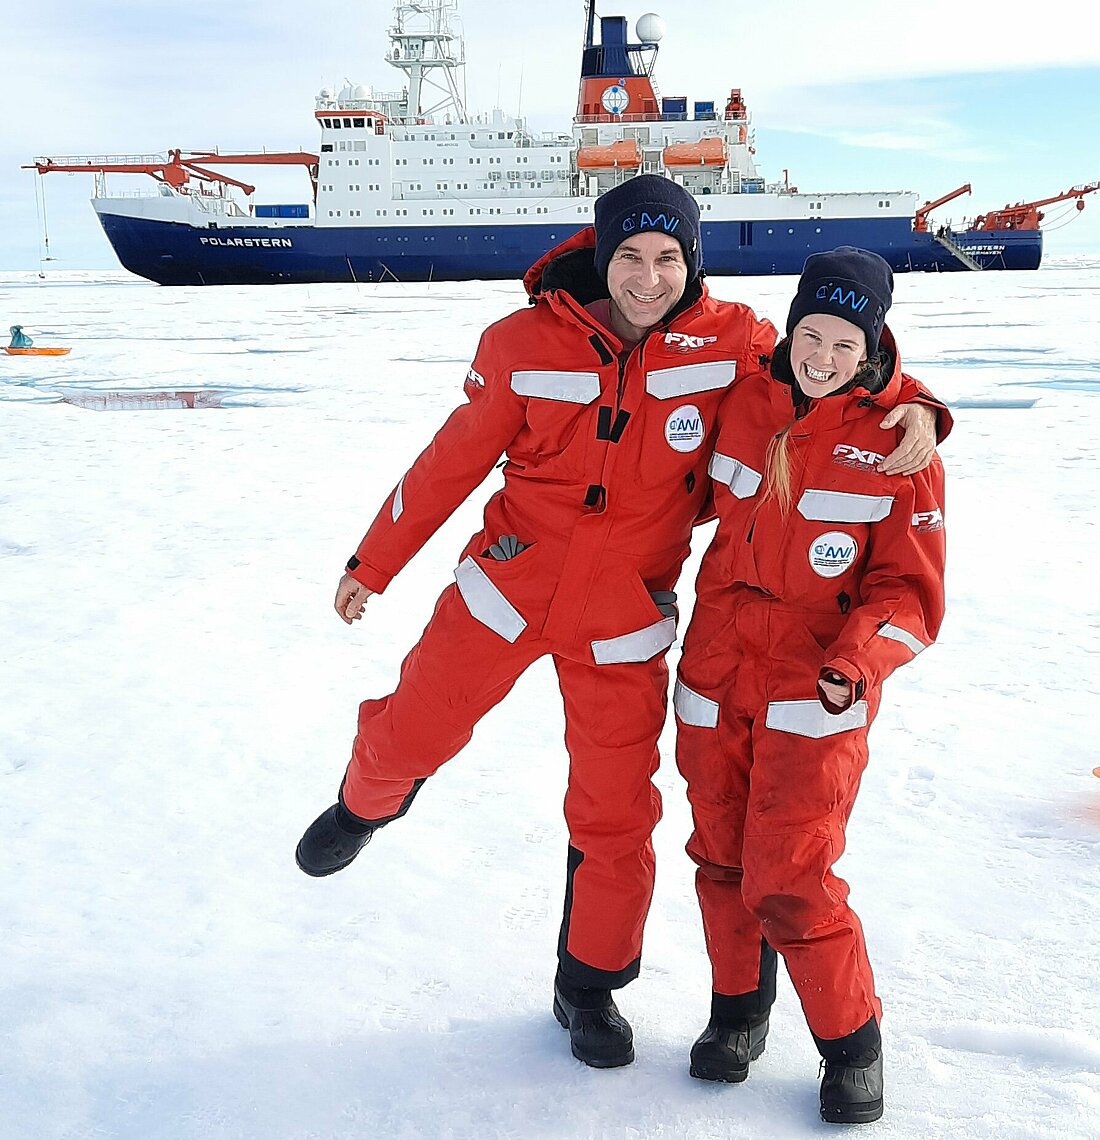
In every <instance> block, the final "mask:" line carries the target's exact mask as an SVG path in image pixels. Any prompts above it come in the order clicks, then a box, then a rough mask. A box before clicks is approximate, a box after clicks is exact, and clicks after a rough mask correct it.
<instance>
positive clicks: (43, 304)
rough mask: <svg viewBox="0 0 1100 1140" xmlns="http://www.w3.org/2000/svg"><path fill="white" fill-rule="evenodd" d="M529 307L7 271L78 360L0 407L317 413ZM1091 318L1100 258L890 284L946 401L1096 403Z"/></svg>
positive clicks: (911, 365)
mask: <svg viewBox="0 0 1100 1140" xmlns="http://www.w3.org/2000/svg"><path fill="white" fill-rule="evenodd" d="M793 284H794V279H793V278H789V277H779V278H713V279H711V280H710V287H711V289H712V290H713V291H714V293H716V294H717V295H718V296H721V297H724V298H727V299H731V300H743V301H745V302H746V303H748V304H750V305H752V306H753V307H754V308H755V309H756V310H757V312H758V313H760V314H761V315H763V316H768V317H770V318H771V319H772V320H773V321H775V322H776V323H777V324H778V323H781V322H782V321H783V320H784V319H785V316H786V308H787V304H788V301H789V297H790V295H791V292H792V289H793ZM524 301H525V298H524V295H523V292H522V287H521V285H520V283H519V282H491V283H480V282H471V283H439V282H437V283H424V284H409V285H402V284H396V283H392V282H391V283H389V284H384V285H308V286H306V285H299V286H267V287H225V288H210V289H202V288H182V289H165V288H161V287H158V286H155V285H151V284H149V283H148V282H145V281H142V280H140V279H138V278H135V277H133V276H131V275H130V274H128V273H125V272H123V271H121V270H118V271H108V272H102V273H94V272H72V273H59V274H50V275H48V276H47V277H46V279H45V280H42V279H40V278H38V276H37V275H35V274H31V273H27V274H13V273H7V274H2V275H0V328H3V327H4V326H6V325H7V324H22V325H23V326H24V328H25V329H26V331H27V332H28V333H29V334H30V335H31V336H33V337H34V339H35V341H36V344H38V345H40V346H48V345H55V344H60V345H65V346H69V347H71V348H72V352H71V353H70V354H69V355H68V356H65V357H53V358H41V359H34V358H16V357H6V356H3V357H0V401H2V402H20V403H23V402H42V403H49V402H57V401H61V400H64V399H66V398H67V397H68V398H70V399H72V398H74V397H75V398H76V399H79V397H80V394H81V393H96V394H97V395H98V399H97V400H96V401H94V402H93V401H87V400H86V401H85V404H86V406H94V407H97V408H112V407H119V408H122V407H135V408H139V407H141V406H143V405H142V404H141V403H140V402H138V401H130V402H127V401H126V400H124V399H122V396H123V395H124V394H127V393H134V394H137V393H146V394H151V393H166V392H196V391H197V392H207V393H210V395H208V396H207V397H206V399H205V403H206V405H207V406H222V407H230V406H232V407H244V406H250V405H285V406H295V405H302V404H310V403H312V402H314V401H315V400H316V399H317V398H318V397H319V395H320V393H321V392H323V391H333V390H338V391H341V392H344V393H347V394H348V395H349V396H351V397H353V398H354V397H355V395H356V392H357V390H361V389H362V388H363V386H364V385H363V370H369V371H370V372H371V373H375V372H376V370H377V369H379V368H384V367H387V366H396V367H395V372H398V373H400V374H404V373H405V372H406V370H407V369H409V368H416V366H421V367H422V368H423V369H426V370H427V371H429V372H431V373H432V374H433V375H438V373H437V372H436V370H437V369H444V368H445V369H447V370H448V371H449V372H451V373H458V372H460V371H461V370H462V366H463V365H464V364H466V363H467V362H468V361H469V359H470V357H471V356H472V354H473V352H474V349H475V347H476V344H477V336H478V333H479V332H480V330H481V328H483V327H484V326H485V325H486V324H488V323H489V322H490V321H492V320H494V319H497V318H499V317H501V316H503V315H505V314H506V313H508V312H509V311H511V310H512V309H514V308H516V307H520V306H522V305H523V303H524ZM1098 310H1100V258H1089V257H1079V258H1058V259H1050V260H1048V262H1047V263H1046V264H1045V265H1044V266H1043V268H1042V269H1040V270H1039V271H1038V272H1035V273H955V274H942V275H929V274H902V275H899V276H898V277H897V280H896V286H895V296H894V308H893V311H892V312H891V314H890V317H889V323H890V325H891V327H892V328H893V329H894V330H895V333H896V335H897V336H898V339H899V343H900V344H901V346H902V353H903V359H904V360H905V365H906V368H907V369H908V370H909V371H910V372H912V373H913V374H915V375H918V376H920V377H921V378H922V379H923V380H925V381H926V382H927V383H929V384H930V385H931V386H932V387H933V388H934V389H935V390H936V391H937V392H938V393H939V394H940V395H941V396H943V397H944V398H946V399H948V400H953V399H963V398H966V399H970V400H973V399H988V400H994V399H996V398H998V397H1001V398H1004V399H1012V400H1016V401H1019V400H1021V399H1024V398H1027V397H1028V396H1031V397H1034V398H1036V399H1041V398H1048V399H1049V398H1050V396H1051V395H1052V394H1053V393H1056V392H1072V393H1078V394H1081V395H1094V394H1096V393H1097V392H1098V391H1100V328H1098V320H1097V317H1096V314H1097V312H1098ZM394 383H395V384H397V383H399V381H398V380H397V378H396V375H395V380H394ZM400 383H404V381H403V380H402V381H400ZM214 393H216V394H217V395H216V396H215V395H213V394H214ZM112 394H115V395H117V396H118V397H119V398H118V399H117V400H116V401H114V402H112V401H111V399H110V396H111V395H112ZM199 402H200V403H203V401H201V400H200V401H199ZM144 406H146V407H147V406H149V402H148V400H147V401H146V402H145V404H144Z"/></svg>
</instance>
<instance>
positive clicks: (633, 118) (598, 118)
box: [573, 111, 684, 123]
mask: <svg viewBox="0 0 1100 1140" xmlns="http://www.w3.org/2000/svg"><path fill="white" fill-rule="evenodd" d="M673 121H675V122H683V121H684V120H682V119H676V120H673V118H672V116H671V115H667V116H666V115H662V114H660V113H659V112H656V111H655V112H654V113H653V114H651V115H643V114H637V115H577V116H575V117H574V119H573V122H574V123H662V122H673Z"/></svg>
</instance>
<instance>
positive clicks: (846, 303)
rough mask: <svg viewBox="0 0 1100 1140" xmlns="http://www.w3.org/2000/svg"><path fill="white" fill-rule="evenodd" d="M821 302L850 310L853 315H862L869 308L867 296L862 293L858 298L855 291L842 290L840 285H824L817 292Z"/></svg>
mask: <svg viewBox="0 0 1100 1140" xmlns="http://www.w3.org/2000/svg"><path fill="white" fill-rule="evenodd" d="M817 299H818V300H819V301H827V302H828V303H829V304H830V305H839V306H840V307H841V308H842V309H843V308H849V309H851V310H852V312H853V313H862V312H863V310H864V309H866V308H867V294H866V293H861V294H860V296H859V297H858V298H857V297H856V291H855V290H854V289H841V287H840V286H839V285H822V286H821V287H820V288H819V289H818V291H817Z"/></svg>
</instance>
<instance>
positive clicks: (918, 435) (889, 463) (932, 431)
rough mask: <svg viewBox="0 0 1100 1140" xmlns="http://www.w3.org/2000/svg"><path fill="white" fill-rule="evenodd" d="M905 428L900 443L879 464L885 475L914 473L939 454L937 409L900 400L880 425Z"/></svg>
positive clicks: (882, 426) (922, 468)
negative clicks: (902, 402) (903, 402)
mask: <svg viewBox="0 0 1100 1140" xmlns="http://www.w3.org/2000/svg"><path fill="white" fill-rule="evenodd" d="M898 424H901V425H902V427H903V428H905V435H903V436H902V438H901V442H900V443H899V444H898V446H897V447H896V448H895V449H894V450H893V451H892V452H890V454H889V455H888V456H887V457H886V458H885V459H884V460H883V461H882V463H881V464H880V465H879V470H880V471H881V472H882V473H883V474H884V475H915V474H916V473H917V472H918V471H923V470H924V469H925V468H926V467H927V466H928V464H929V463H931V462H932V456H933V455H935V454H936V409H935V408H930V407H929V406H928V405H927V404H898V406H897V407H896V408H894V409H893V410H892V411H890V412H888V413H887V415H886V418H885V419H884V420H883V421H882V423H880V424H879V425H878V426H879V427H880V428H893V427H897V425H898Z"/></svg>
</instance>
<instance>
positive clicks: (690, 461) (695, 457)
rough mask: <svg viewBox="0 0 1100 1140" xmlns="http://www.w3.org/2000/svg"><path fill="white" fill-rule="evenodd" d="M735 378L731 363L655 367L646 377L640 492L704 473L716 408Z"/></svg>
mask: <svg viewBox="0 0 1100 1140" xmlns="http://www.w3.org/2000/svg"><path fill="white" fill-rule="evenodd" d="M736 375H737V362H736V361H735V360H713V361H709V362H705V363H701V364H683V365H678V366H676V367H673V368H657V369H652V370H650V371H649V372H647V373H646V378H645V390H646V401H645V443H644V452H643V456H642V462H641V464H640V471H639V483H640V484H641V485H642V486H643V487H657V486H661V485H663V484H666V483H674V482H682V481H684V480H686V479H688V478H689V476H692V475H693V476H694V480H693V483H698V482H700V481H701V480H702V477H703V475H704V473H705V471H706V464H707V458H708V456H709V454H710V446H709V445H708V444H709V443H711V442H713V437H714V427H715V419H716V413H717V409H718V404H719V402H720V400H721V398H722V396H723V395H725V393H726V390H727V389H728V388H729V386H730V385H731V384H732V383H733V381H734V378H735V377H736Z"/></svg>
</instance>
